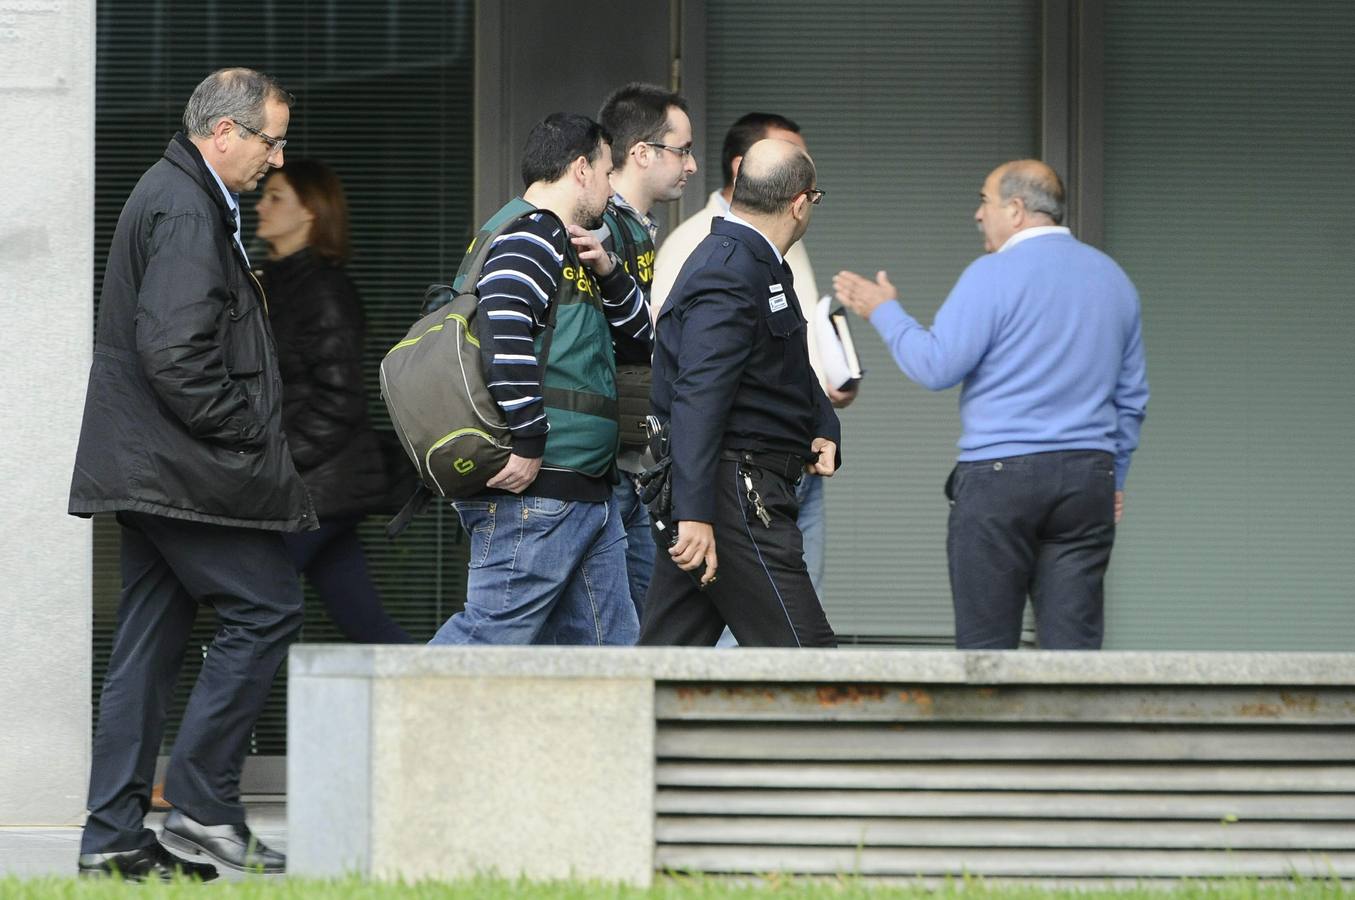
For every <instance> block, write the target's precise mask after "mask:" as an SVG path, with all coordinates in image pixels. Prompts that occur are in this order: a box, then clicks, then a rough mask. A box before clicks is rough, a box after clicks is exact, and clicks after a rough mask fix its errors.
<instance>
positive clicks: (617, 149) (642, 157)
mask: <svg viewBox="0 0 1355 900" xmlns="http://www.w3.org/2000/svg"><path fill="white" fill-rule="evenodd" d="M598 120H599V121H600V122H601V123H602V127H603V128H606V129H607V132H608V133H609V134H611V136H612V165H613V168H612V177H611V182H612V198H611V201H610V202H609V203H608V204H607V211H606V212H605V213H604V214H603V227H602V228H601V229H599V230H598V231H597V232H595V233H596V234H597V236H598V238H599V239H600V240H601V241H602V245H603V246H604V247H606V248H607V249H609V250H612V251H614V252H616V253H617V255H619V256H620V257H621V261H622V262H623V263H624V264H625V266H626V271H628V272H630V274H631V275H632V276H634V278H635V280H636V281H637V282H638V283H639V285H640V290H642V291H643V292H644V294H645V300H646V302H648V300H649V289H650V286H651V285H652V284H653V283H654V235H655V234H656V233H658V230H659V227H658V225H657V223H655V222H654V220H653V219H651V218H650V217H649V213H650V210H651V209H653V207H654V205H655V204H656V203H666V202H669V201H671V200H677V199H678V198H680V197H681V196H682V191H683V188H685V187H686V186H687V179H688V178H690V177H691V176H692V175H693V174H695V172H696V159H695V157H694V156H693V155H692V121H691V119H690V118H689V117H688V115H687V101H685V100H683V99H682V97H681V96H680V95H678V94H675V93H673V92H672V91H667V90H664V89H663V88H661V87H658V86H657V85H653V84H644V83H643V82H633V83H631V84H627V85H625V86H624V87H621V88H618V89H617V90H615V91H613V92H612V95H611V96H610V97H608V98H607V100H606V102H604V103H603V104H602V109H601V110H599V112H598ZM650 372H651V369H650V366H649V361H648V360H646V361H645V364H644V365H642V366H641V365H637V366H625V367H623V368H622V369H621V370H620V372H619V373H618V379H617V390H618V391H619V393H620V404H621V413H622V417H621V453H620V455H619V456H618V457H617V469H618V470H619V471H620V483H619V484H617V486H616V491H615V493H616V503H617V507H618V509H619V510H620V513H621V520H622V523H623V524H624V525H625V528H626V574H627V578H628V580H629V582H630V596H631V600H632V601H633V602H634V603H635V609H636V612H637V613H639V611H640V610H641V609H642V607H643V604H644V600H645V594H646V593H647V592H648V591H649V577H650V575H651V574H652V572H653V571H654V538H653V537H652V536H651V535H650V533H649V513H648V512H647V511H646V510H645V507H644V504H643V503H641V502H640V498H639V496H638V495H637V493H636V486H635V480H636V478H637V477H638V475H639V474H640V472H641V471H643V470H644V462H643V454H644V450H645V434H644V432H643V431H642V430H641V427H640V423H641V422H643V421H644V417H645V416H646V415H648V414H649V408H650V407H649V388H650V380H651V379H650Z"/></svg>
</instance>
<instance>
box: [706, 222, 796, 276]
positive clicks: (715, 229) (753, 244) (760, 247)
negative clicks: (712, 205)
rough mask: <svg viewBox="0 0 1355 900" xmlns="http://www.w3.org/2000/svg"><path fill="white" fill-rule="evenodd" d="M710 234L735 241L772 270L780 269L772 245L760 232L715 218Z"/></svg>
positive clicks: (780, 264)
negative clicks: (720, 235)
mask: <svg viewBox="0 0 1355 900" xmlns="http://www.w3.org/2000/svg"><path fill="white" fill-rule="evenodd" d="M710 233H711V234H722V235H724V236H726V237H732V238H735V239H737V240H738V241H739V242H740V243H742V244H743V245H744V246H746V247H747V248H748V249H749V250H750V251H752V253H753V255H754V256H756V257H757V258H758V259H760V260H762V261H763V262H765V263H766V264H767V265H769V266H771V267H772V268H774V269H780V268H782V263H781V261H780V260H778V259H777V258H776V251H774V250H773V249H772V245H771V244H770V243H769V242H768V241H767V238H766V237H764V236H763V234H762V232H760V231H758V230H757V229H755V228H750V227H749V226H747V225H741V224H739V223H738V222H731V221H729V220H728V219H723V218H720V217H719V216H716V217H715V218H714V219H712V220H711V223H710Z"/></svg>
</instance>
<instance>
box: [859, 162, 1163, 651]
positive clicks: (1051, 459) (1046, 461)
mask: <svg viewBox="0 0 1355 900" xmlns="http://www.w3.org/2000/svg"><path fill="white" fill-rule="evenodd" d="M980 201H981V202H980V204H979V208H978V210H977V211H976V212H975V213H974V219H975V221H976V222H977V223H978V226H979V230H980V231H982V232H983V236H984V242H985V249H986V250H987V251H988V252H989V255H988V256H984V257H981V258H980V259H977V260H975V261H974V262H973V263H971V264H970V266H969V268H967V269H966V270H965V272H964V274H963V275H961V276H960V280H959V281H958V282H957V283H956V285H955V287H954V288H953V289H952V290H951V293H950V296H949V297H947V298H946V302H945V303H944V304H943V305H942V306H941V309H940V310H939V311H938V312H937V314H936V320H935V321H934V322H933V323H932V327H931V328H930V329H927V328H923V327H922V326H921V325H920V324H918V322H917V320H915V319H914V318H912V317H911V316H909V315H908V313H906V312H904V310H903V307H902V306H900V305H899V303H898V302H897V297H898V294H897V292H896V291H895V290H894V286H893V285H892V284H890V283H889V280H888V278H887V277H886V275H885V273H884V272H880V273H878V274H877V275H876V277H875V280H874V281H871V280H869V279H866V278H863V277H862V276H860V275H856V274H854V273H851V272H840V273H838V275H837V276H836V277H835V278H834V279H833V286H834V288H835V290H836V293H837V297H838V299H839V300H841V301H842V302H843V303H844V304H845V305H846V306H847V307H849V308H850V309H851V310H852V311H854V312H856V313H857V314H858V315H860V316H862V317H865V318H868V319H869V320H870V323H871V324H872V325H874V326H875V328H876V330H877V331H879V333H880V335H881V337H883V338H884V341H885V344H886V345H887V346H888V347H889V350H890V352H891V353H892V354H893V357H894V360H895V362H897V363H898V365H899V368H901V369H902V370H903V372H904V374H905V375H907V376H908V377H909V378H911V379H913V380H914V381H916V382H917V383H918V384H920V385H922V386H923V387H925V388H928V389H929V390H934V391H939V390H944V389H945V388H948V387H951V386H952V385H955V384H959V383H961V382H963V385H964V386H963V387H962V388H961V391H960V419H961V423H962V426H963V433H962V434H961V437H960V441H959V447H960V454H959V462H958V464H957V465H956V467H955V470H954V471H953V472H952V473H951V476H950V479H949V480H948V481H947V483H946V495H947V497H949V498H950V501H951V510H950V525H949V532H948V534H947V539H946V551H947V556H948V558H949V562H950V584H951V593H952V595H953V600H954V604H955V645H956V647H958V648H960V649H1010V648H1015V647H1016V646H1017V642H1018V640H1019V638H1020V634H1021V614H1022V611H1023V610H1024V608H1025V602H1026V596H1027V594H1029V596H1030V599H1031V603H1032V604H1033V605H1034V610H1035V622H1036V638H1037V641H1038V643H1039V646H1040V647H1041V648H1043V649H1049V650H1057V649H1083V650H1086V649H1099V648H1100V646H1101V640H1102V634H1103V631H1104V616H1103V606H1104V603H1103V581H1104V577H1105V571H1106V566H1107V564H1108V563H1109V562H1110V550H1111V545H1112V544H1113V542H1114V540H1115V525H1116V523H1118V522H1119V521H1120V518H1121V516H1122V515H1123V512H1124V485H1125V478H1126V476H1127V475H1128V473H1129V458H1130V454H1132V453H1133V452H1134V449H1135V448H1136V447H1137V446H1138V443H1139V429H1140V428H1141V426H1142V424H1143V417H1144V412H1145V410H1146V407H1147V403H1148V381H1147V375H1146V368H1145V363H1144V355H1143V338H1142V334H1141V329H1140V323H1139V299H1138V293H1137V292H1136V291H1135V290H1134V285H1133V284H1132V283H1131V282H1130V281H1129V278H1128V277H1127V276H1126V275H1125V273H1124V271H1123V270H1121V269H1120V267H1119V266H1118V265H1116V264H1115V261H1114V260H1112V259H1111V258H1110V257H1108V256H1106V255H1105V254H1104V253H1102V252H1101V251H1099V250H1097V249H1095V248H1094V247H1090V246H1088V245H1086V244H1083V243H1081V242H1079V241H1078V240H1076V239H1075V238H1074V237H1073V236H1072V234H1071V233H1070V232H1069V230H1068V229H1067V228H1064V227H1062V226H1061V225H1060V224H1059V223H1061V222H1062V221H1063V211H1064V192H1063V184H1062V182H1061V181H1060V180H1059V177H1058V175H1057V174H1055V173H1054V170H1053V169H1051V168H1050V167H1049V166H1047V165H1045V164H1044V163H1042V162H1040V161H1038V160H1017V161H1015V162H1009V163H1006V164H1004V165H1002V166H999V167H998V168H997V169H995V170H993V172H992V174H990V175H989V176H988V178H987V180H986V181H984V184H983V190H982V192H981V194H980Z"/></svg>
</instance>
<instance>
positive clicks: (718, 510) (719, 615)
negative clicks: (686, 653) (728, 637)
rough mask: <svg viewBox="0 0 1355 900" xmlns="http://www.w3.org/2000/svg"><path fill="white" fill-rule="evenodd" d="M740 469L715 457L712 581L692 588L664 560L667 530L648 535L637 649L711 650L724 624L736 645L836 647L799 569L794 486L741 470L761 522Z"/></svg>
mask: <svg viewBox="0 0 1355 900" xmlns="http://www.w3.org/2000/svg"><path fill="white" fill-rule="evenodd" d="M742 468H745V467H744V466H742V464H740V463H739V462H737V461H734V460H723V459H722V460H720V462H719V464H718V465H717V467H716V470H715V472H713V473H712V481H713V484H712V486H711V487H712V490H713V491H714V492H715V522H714V523H713V524H714V526H715V553H716V558H717V560H718V561H719V568H718V569H717V570H716V580H715V582H714V583H713V584H710V585H708V586H707V587H706V588H705V589H704V590H701V589H699V588H698V583H699V581H698V575H697V573H696V572H684V571H683V570H682V569H679V568H678V567H677V564H676V563H674V562H673V559H672V557H670V556H669V555H668V547H669V546H670V545H669V541H668V537H669V536H668V533H667V532H659V531H657V530H655V532H654V538H655V540H654V542H655V544H656V545H657V551H656V553H655V557H654V576H653V578H652V579H651V581H650V583H649V594H648V596H647V598H646V600H645V606H644V616H643V618H642V620H641V623H640V644H642V645H650V646H654V645H678V646H702V647H713V646H715V643H716V641H717V640H718V639H719V637H720V633H721V632H722V631H724V629H725V626H726V625H728V626H729V630H730V631H731V632H733V634H734V637H735V638H736V639H737V640H738V642H739V646H741V647H836V646H837V636H836V635H835V634H834V633H833V629H832V626H831V625H829V624H828V617H827V616H826V615H824V612H823V606H822V605H820V603H819V597H818V595H817V594H816V593H814V585H813V583H812V582H811V581H810V579H809V572H808V570H807V569H806V568H805V558H804V545H803V542H802V537H801V535H800V527H799V525H797V524H796V519H797V517H798V516H799V512H800V502H799V499H798V498H797V496H796V493H795V484H794V483H792V482H791V481H790V480H789V479H787V478H785V477H784V476H782V475H779V474H774V473H772V472H768V471H766V470H765V469H761V468H758V467H756V466H751V467H747V471H748V472H749V474H750V480H751V481H752V482H753V487H754V489H755V490H756V491H757V492H758V496H759V497H761V499H762V502H763V505H764V506H765V507H766V509H767V512H768V515H769V521H770V525H764V524H763V523H762V521H761V520H760V519H759V518H758V516H757V514H756V511H755V508H754V507H753V505H752V504H751V502H750V501H749V498H748V491H747V487H746V485H745V484H744V482H743V476H742V475H741V474H740V470H741V469H742ZM698 571H699V570H698Z"/></svg>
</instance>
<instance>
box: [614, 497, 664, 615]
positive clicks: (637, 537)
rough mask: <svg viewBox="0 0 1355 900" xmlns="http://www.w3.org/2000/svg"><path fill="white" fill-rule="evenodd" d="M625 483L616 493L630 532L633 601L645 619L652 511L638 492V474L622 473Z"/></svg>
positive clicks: (629, 571)
mask: <svg viewBox="0 0 1355 900" xmlns="http://www.w3.org/2000/svg"><path fill="white" fill-rule="evenodd" d="M620 474H621V483H620V484H618V485H617V486H616V487H615V488H614V489H613V490H612V495H613V496H614V497H616V506H617V509H618V510H619V511H620V514H621V525H622V527H623V528H625V529H626V578H627V580H628V581H629V582H630V599H631V602H632V603H634V604H635V615H636V616H638V617H641V618H643V616H641V612H642V610H643V609H644V602H645V594H647V593H649V579H650V576H652V575H653V574H654V537H653V536H652V535H651V534H650V533H649V510H647V509H645V505H644V504H643V503H641V502H640V495H639V494H637V493H636V492H635V475H634V474H632V473H630V472H621V473H620Z"/></svg>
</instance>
